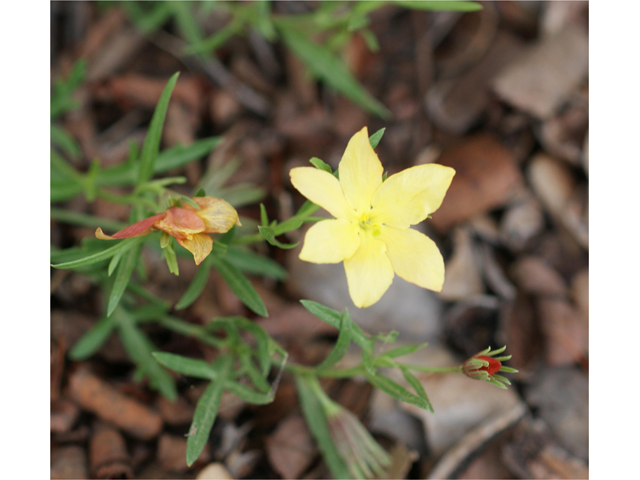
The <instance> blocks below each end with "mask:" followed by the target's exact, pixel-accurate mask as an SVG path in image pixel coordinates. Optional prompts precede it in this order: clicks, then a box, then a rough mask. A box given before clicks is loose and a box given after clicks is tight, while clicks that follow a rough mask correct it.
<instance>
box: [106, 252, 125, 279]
mask: <svg viewBox="0 0 640 480" xmlns="http://www.w3.org/2000/svg"><path fill="white" fill-rule="evenodd" d="M121 258H122V252H120V253H118V254H116V255H114V256H113V258H112V259H111V261H110V262H109V268H107V276H108V277H110V276H111V275H112V274H113V271H114V270H115V269H116V267H117V266H118V264H119V263H120V259H121Z"/></svg>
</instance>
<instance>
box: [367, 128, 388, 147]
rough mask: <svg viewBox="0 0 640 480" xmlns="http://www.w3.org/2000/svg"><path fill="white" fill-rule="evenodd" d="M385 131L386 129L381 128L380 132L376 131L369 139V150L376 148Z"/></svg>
mask: <svg viewBox="0 0 640 480" xmlns="http://www.w3.org/2000/svg"><path fill="white" fill-rule="evenodd" d="M385 130H386V127H385V128H381V129H380V130H378V131H377V132H376V133H374V134H373V135H371V136H370V137H369V143H370V144H371V148H376V147H377V146H378V144H379V143H380V140H382V136H383V135H384V131H385Z"/></svg>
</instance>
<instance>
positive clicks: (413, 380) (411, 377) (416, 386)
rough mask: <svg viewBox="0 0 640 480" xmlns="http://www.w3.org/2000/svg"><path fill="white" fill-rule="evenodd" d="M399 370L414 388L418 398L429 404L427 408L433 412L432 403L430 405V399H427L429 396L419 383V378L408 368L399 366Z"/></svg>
mask: <svg viewBox="0 0 640 480" xmlns="http://www.w3.org/2000/svg"><path fill="white" fill-rule="evenodd" d="M400 370H402V375H404V378H405V380H406V381H407V382H409V385H411V388H413V389H414V390H415V392H416V393H417V394H418V396H419V397H420V398H422V399H423V400H424V401H425V402H427V405H428V406H429V408H428V410H429V411H430V412H431V413H433V405H431V401H430V400H429V397H427V392H426V391H425V390H424V387H423V386H422V384H421V383H420V380H418V379H417V378H416V376H415V375H414V374H413V373H411V372H410V371H409V369H408V368H406V367H400Z"/></svg>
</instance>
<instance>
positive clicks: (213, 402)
mask: <svg viewBox="0 0 640 480" xmlns="http://www.w3.org/2000/svg"><path fill="white" fill-rule="evenodd" d="M214 368H215V369H216V370H217V371H218V379H217V380H214V381H212V382H211V383H209V385H208V386H207V388H206V390H205V391H204V393H203V394H202V396H201V397H200V400H198V404H197V405H196V410H195V412H194V414H193V422H192V423H191V428H190V429H189V437H188V439H187V465H188V466H191V465H193V462H195V461H196V460H197V459H198V457H199V456H200V453H202V450H204V447H205V445H206V444H207V441H208V440H209V434H210V433H211V427H213V422H214V421H215V419H216V415H217V414H218V408H219V407H220V400H221V399H222V393H223V392H224V388H225V383H226V381H227V377H228V376H229V372H230V371H231V357H226V356H225V357H221V358H220V359H219V360H217V361H216V362H215V363H214Z"/></svg>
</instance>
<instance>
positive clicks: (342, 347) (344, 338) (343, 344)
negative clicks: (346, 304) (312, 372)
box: [316, 309, 353, 371]
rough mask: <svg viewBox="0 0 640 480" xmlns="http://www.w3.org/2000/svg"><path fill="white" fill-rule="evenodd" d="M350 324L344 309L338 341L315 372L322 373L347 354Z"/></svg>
mask: <svg viewBox="0 0 640 480" xmlns="http://www.w3.org/2000/svg"><path fill="white" fill-rule="evenodd" d="M352 323H353V322H352V321H351V317H350V316H349V312H348V311H347V310H346V309H345V311H344V314H343V315H342V325H341V327H340V334H339V335H338V340H337V341H336V344H335V346H334V347H333V349H332V350H331V352H329V355H327V358H325V359H324V361H323V362H322V363H321V364H320V365H318V366H317V367H316V370H317V371H322V370H324V369H327V368H329V367H331V366H333V365H335V364H336V363H338V362H339V361H340V360H341V359H342V357H344V354H345V353H347V349H348V348H349V344H350V343H351V325H352Z"/></svg>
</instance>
